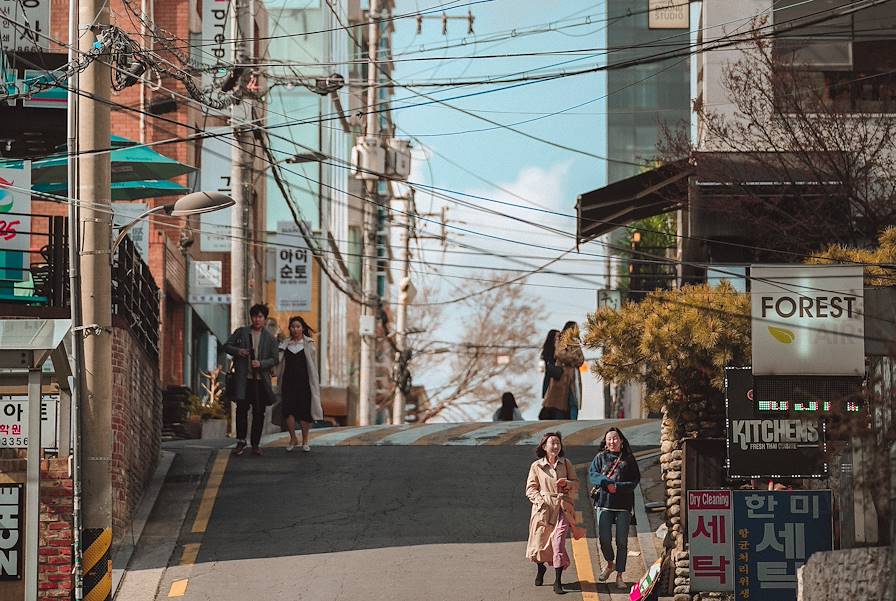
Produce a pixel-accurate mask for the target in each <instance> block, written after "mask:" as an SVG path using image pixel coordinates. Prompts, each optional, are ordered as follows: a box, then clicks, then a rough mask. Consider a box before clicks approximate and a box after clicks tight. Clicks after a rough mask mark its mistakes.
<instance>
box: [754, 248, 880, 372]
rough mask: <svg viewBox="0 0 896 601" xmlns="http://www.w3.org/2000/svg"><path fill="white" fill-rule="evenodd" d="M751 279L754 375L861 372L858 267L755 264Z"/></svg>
mask: <svg viewBox="0 0 896 601" xmlns="http://www.w3.org/2000/svg"><path fill="white" fill-rule="evenodd" d="M750 279H751V280H752V284H751V285H752V290H751V292H752V294H751V297H752V298H751V300H752V311H751V313H752V326H753V327H752V331H753V375H757V376H779V375H805V376H812V375H825V376H861V375H864V373H865V339H864V336H865V314H864V310H863V294H862V292H863V289H862V266H861V265H855V266H853V265H800V266H789V265H788V266H781V265H774V266H772V265H757V266H752V267H751V268H750Z"/></svg>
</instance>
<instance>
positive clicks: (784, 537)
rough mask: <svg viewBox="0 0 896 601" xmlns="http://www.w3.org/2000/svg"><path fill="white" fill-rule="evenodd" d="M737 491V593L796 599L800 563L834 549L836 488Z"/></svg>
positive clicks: (746, 600)
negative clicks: (833, 491)
mask: <svg viewBox="0 0 896 601" xmlns="http://www.w3.org/2000/svg"><path fill="white" fill-rule="evenodd" d="M733 493H734V538H735V544H734V547H735V549H734V552H735V558H734V560H735V579H734V594H735V597H736V598H737V599H738V600H739V601H751V600H755V601H794V600H795V599H796V590H797V585H796V571H797V568H799V567H800V566H801V565H803V564H805V563H806V560H807V559H808V558H809V556H811V555H812V554H813V553H815V552H816V551H829V550H831V549H832V548H833V526H832V510H831V509H832V498H831V491H829V490H805V491H787V492H771V491H759V490H757V491H747V490H738V491H733Z"/></svg>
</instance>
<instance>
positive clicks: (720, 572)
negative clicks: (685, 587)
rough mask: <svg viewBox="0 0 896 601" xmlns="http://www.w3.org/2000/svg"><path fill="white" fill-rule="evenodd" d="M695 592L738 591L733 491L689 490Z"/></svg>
mask: <svg viewBox="0 0 896 601" xmlns="http://www.w3.org/2000/svg"><path fill="white" fill-rule="evenodd" d="M687 501H688V521H687V524H688V541H689V545H690V549H689V555H688V558H689V561H690V568H691V591H694V592H696V591H733V590H734V519H733V514H732V505H731V491H730V490H689V491H687Z"/></svg>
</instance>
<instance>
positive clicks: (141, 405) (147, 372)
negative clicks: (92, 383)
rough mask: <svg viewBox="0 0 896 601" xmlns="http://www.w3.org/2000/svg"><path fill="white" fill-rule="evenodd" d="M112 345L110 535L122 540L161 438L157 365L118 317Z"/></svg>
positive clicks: (152, 468) (148, 478) (160, 399)
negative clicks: (111, 494)
mask: <svg viewBox="0 0 896 601" xmlns="http://www.w3.org/2000/svg"><path fill="white" fill-rule="evenodd" d="M113 324H114V325H115V327H114V328H113V330H114V334H113V342H112V391H113V398H114V404H113V406H112V428H113V443H112V445H113V448H112V490H113V494H114V495H115V498H114V500H113V506H112V532H113V536H114V539H115V541H118V540H120V539H121V537H122V536H124V535H127V534H128V532H129V529H130V517H131V515H132V513H133V511H134V509H135V508H136V506H137V504H138V503H139V502H140V499H141V497H142V496H143V491H144V489H145V487H146V485H147V484H148V483H149V481H150V479H151V478H152V474H153V471H154V470H155V466H156V462H157V461H158V458H159V449H160V447H161V439H162V393H161V390H160V388H159V365H158V360H157V359H156V358H154V357H149V356H148V355H147V353H146V351H145V350H144V347H143V346H142V345H141V344H139V343H138V341H137V340H136V339H135V338H134V337H133V335H132V334H131V332H130V330H128V329H127V327H126V326H125V324H123V323H122V322H121V320H119V319H118V318H115V319H114V321H113Z"/></svg>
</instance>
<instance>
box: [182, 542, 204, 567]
mask: <svg viewBox="0 0 896 601" xmlns="http://www.w3.org/2000/svg"><path fill="white" fill-rule="evenodd" d="M199 546H200V545H199V543H189V544H186V545H184V552H183V553H182V554H181V556H180V565H182V566H191V565H193V564H194V563H196V558H197V557H198V556H199Z"/></svg>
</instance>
